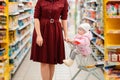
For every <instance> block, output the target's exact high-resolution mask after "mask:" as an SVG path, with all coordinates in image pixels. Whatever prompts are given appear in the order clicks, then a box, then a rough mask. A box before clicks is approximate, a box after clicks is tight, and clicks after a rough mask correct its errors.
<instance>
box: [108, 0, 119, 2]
mask: <svg viewBox="0 0 120 80" xmlns="http://www.w3.org/2000/svg"><path fill="white" fill-rule="evenodd" d="M109 1H115V2H116V1H120V0H108V2H109Z"/></svg>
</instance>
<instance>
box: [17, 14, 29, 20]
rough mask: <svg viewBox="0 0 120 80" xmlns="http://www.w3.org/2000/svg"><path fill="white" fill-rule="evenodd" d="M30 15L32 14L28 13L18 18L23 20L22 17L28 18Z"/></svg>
mask: <svg viewBox="0 0 120 80" xmlns="http://www.w3.org/2000/svg"><path fill="white" fill-rule="evenodd" d="M30 16H31V14H28V15H25V16H22V17H20V18H19V19H18V20H22V19H25V18H28V17H30Z"/></svg>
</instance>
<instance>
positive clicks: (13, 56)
mask: <svg viewBox="0 0 120 80" xmlns="http://www.w3.org/2000/svg"><path fill="white" fill-rule="evenodd" d="M29 40H30V38H29V39H27V40H26V42H25V43H24V44H23V45H22V46H21V47H20V48H19V49H18V50H17V51H16V52H15V53H14V54H12V56H11V57H10V59H14V58H15V57H16V56H17V55H18V54H19V52H20V51H21V50H22V48H23V47H24V46H25V45H26V44H27V43H28V41H29Z"/></svg>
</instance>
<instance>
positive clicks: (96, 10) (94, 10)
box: [87, 9, 97, 12]
mask: <svg viewBox="0 0 120 80" xmlns="http://www.w3.org/2000/svg"><path fill="white" fill-rule="evenodd" d="M87 10H88V11H95V12H96V11H97V10H94V9H87Z"/></svg>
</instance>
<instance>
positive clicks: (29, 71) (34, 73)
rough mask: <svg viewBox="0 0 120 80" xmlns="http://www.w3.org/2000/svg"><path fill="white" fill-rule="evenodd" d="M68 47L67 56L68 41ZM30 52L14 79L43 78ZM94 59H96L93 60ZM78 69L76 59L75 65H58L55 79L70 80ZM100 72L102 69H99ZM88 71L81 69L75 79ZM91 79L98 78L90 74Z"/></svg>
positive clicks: (29, 79)
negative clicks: (31, 58) (31, 59)
mask: <svg viewBox="0 0 120 80" xmlns="http://www.w3.org/2000/svg"><path fill="white" fill-rule="evenodd" d="M73 33H74V32H73V29H72V27H71V29H70V30H69V34H70V35H69V36H70V37H72V36H73ZM65 49H66V57H68V56H69V53H70V48H69V46H68V44H67V43H65ZM29 59H30V52H29V54H28V55H27V56H26V58H25V59H24V61H23V63H22V64H21V66H20V68H19V69H18V70H17V72H16V73H15V75H14V77H13V79H12V80H42V79H41V75H40V64H39V63H36V62H33V61H30V60H29ZM91 61H94V60H91ZM77 70H78V68H77V63H76V61H75V62H74V64H73V66H71V67H66V66H65V65H64V64H62V65H56V70H55V75H54V79H53V80H70V79H71V77H72V76H73V75H74V74H75V73H76V71H77ZM98 72H99V73H100V72H101V70H98ZM84 74H86V75H87V74H88V72H85V71H81V72H80V73H79V75H78V76H77V77H76V79H75V80H84V78H85V77H86V75H84ZM89 79H90V80H97V79H96V78H95V77H94V76H92V75H91V76H90V78H89Z"/></svg>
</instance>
